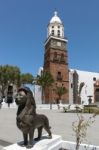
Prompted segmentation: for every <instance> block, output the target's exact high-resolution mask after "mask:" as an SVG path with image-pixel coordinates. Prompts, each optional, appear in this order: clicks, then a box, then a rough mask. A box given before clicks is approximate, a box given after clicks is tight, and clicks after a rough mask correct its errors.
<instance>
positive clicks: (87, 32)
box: [0, 0, 99, 75]
mask: <svg viewBox="0 0 99 150" xmlns="http://www.w3.org/2000/svg"><path fill="white" fill-rule="evenodd" d="M55 10H57V11H58V16H59V17H60V18H61V20H62V22H63V24H64V27H65V36H66V37H67V38H68V61H69V67H70V68H74V69H80V70H87V71H94V72H99V0H0V64H1V65H5V64H9V65H16V66H18V67H20V69H21V71H22V72H23V73H27V72H30V73H32V74H33V75H36V73H37V72H38V69H39V67H40V66H43V59H44V41H45V40H46V37H47V25H48V23H49V21H50V19H51V18H52V16H53V14H54V11H55Z"/></svg>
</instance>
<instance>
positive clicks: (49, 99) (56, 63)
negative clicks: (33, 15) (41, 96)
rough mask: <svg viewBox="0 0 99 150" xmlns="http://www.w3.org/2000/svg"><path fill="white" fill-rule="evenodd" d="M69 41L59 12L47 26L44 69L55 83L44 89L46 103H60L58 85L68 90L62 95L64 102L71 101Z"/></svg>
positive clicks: (55, 13)
mask: <svg viewBox="0 0 99 150" xmlns="http://www.w3.org/2000/svg"><path fill="white" fill-rule="evenodd" d="M67 42H68V40H67V39H66V38H65V37H64V26H63V23H62V21H61V19H60V18H59V17H58V15H57V12H54V16H53V17H52V18H51V20H50V22H49V24H48V27H47V39H46V41H45V52H44V70H46V71H49V72H50V73H51V74H52V76H53V78H54V81H55V82H54V83H53V86H52V87H47V88H46V89H45V91H44V93H45V102H44V103H59V99H58V95H57V94H56V92H55V89H56V88H57V87H65V88H66V90H67V92H66V93H65V94H64V95H62V98H61V101H62V103H68V102H69V94H68V93H69V70H68V55H67Z"/></svg>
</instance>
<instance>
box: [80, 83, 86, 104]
mask: <svg viewBox="0 0 99 150" xmlns="http://www.w3.org/2000/svg"><path fill="white" fill-rule="evenodd" d="M84 85H85V83H84V82H81V83H80V85H79V89H78V104H81V92H82V89H83V87H84Z"/></svg>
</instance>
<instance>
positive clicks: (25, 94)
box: [15, 87, 52, 148]
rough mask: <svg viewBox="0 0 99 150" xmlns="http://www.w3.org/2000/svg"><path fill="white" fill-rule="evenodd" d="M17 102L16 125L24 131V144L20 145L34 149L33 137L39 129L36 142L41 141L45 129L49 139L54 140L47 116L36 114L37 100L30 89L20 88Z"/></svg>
mask: <svg viewBox="0 0 99 150" xmlns="http://www.w3.org/2000/svg"><path fill="white" fill-rule="evenodd" d="M15 102H16V104H17V105H18V110H17V117H16V124H17V126H18V128H19V129H20V130H21V131H22V133H23V139H24V141H23V143H21V144H20V145H21V146H26V147H27V148H31V147H33V136H34V130H35V129H36V128H37V129H38V137H37V138H35V140H40V138H41V136H42V129H43V128H44V129H45V130H46V131H47V133H48V135H49V138H52V133H51V131H50V126H49V120H48V118H47V117H46V116H45V115H42V114H37V113H36V104H35V100H34V97H33V94H32V92H31V90H30V89H29V88H28V87H22V88H19V90H18V92H17V96H16V100H15ZM28 136H29V139H28Z"/></svg>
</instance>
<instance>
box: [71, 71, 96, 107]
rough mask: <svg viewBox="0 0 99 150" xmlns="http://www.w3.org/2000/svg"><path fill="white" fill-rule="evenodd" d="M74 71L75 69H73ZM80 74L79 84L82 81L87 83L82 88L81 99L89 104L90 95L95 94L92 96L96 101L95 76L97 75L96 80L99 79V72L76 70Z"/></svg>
mask: <svg viewBox="0 0 99 150" xmlns="http://www.w3.org/2000/svg"><path fill="white" fill-rule="evenodd" d="M71 71H72V72H73V71H74V70H73V69H71ZM76 72H77V73H78V76H79V84H80V83H81V82H84V83H85V85H84V87H83V89H82V92H81V101H84V102H85V104H88V97H87V96H89V95H91V96H93V97H92V102H94V83H95V81H93V78H94V77H95V78H96V80H98V79H99V73H95V72H88V71H81V70H76Z"/></svg>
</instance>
